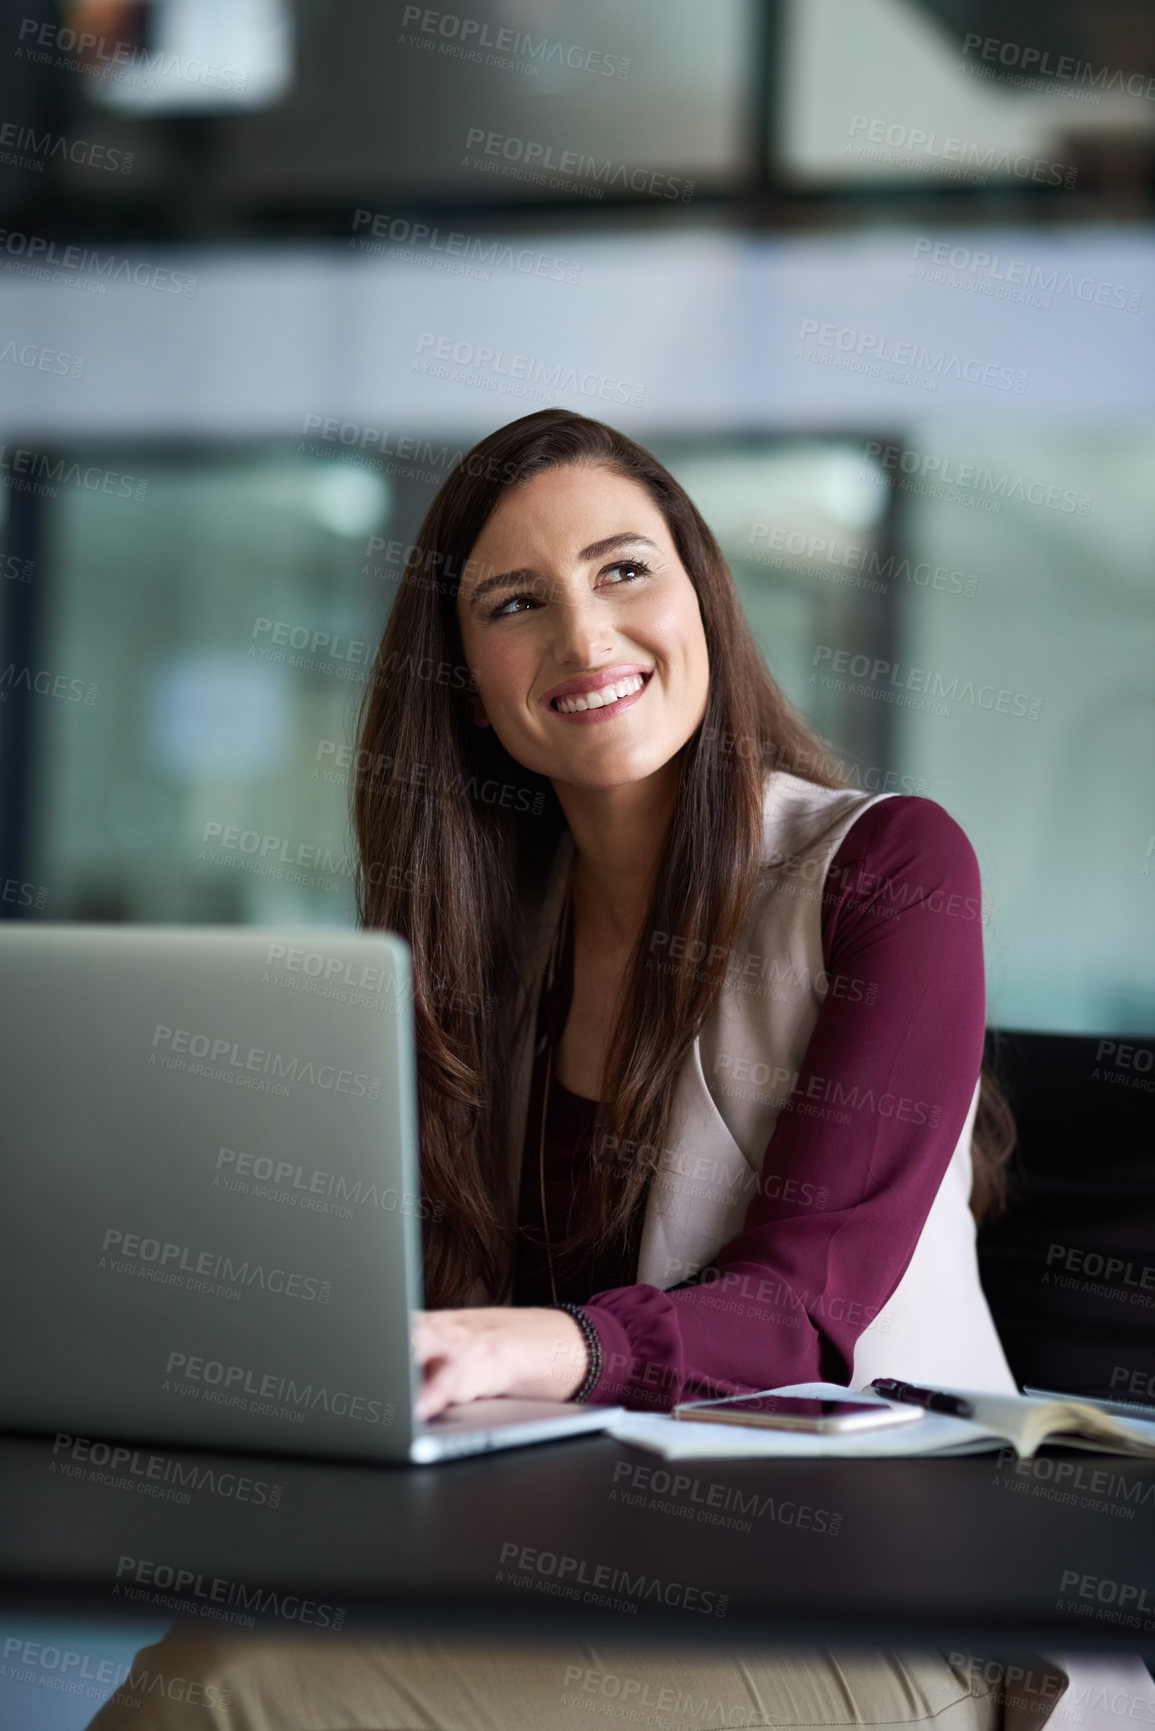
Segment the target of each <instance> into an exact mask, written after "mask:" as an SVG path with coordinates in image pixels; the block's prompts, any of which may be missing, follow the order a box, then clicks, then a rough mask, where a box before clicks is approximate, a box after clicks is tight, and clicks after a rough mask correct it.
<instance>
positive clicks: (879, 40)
mask: <svg viewBox="0 0 1155 1731" xmlns="http://www.w3.org/2000/svg"><path fill="white" fill-rule="evenodd" d="M451 5H452V7H453V8H455V9H450V6H451ZM1153 163H1155V14H1153V13H1152V12H1151V11H1150V10H1149V9H1148V8H1145V7H1142V6H1139V5H1137V4H1136V3H1135V0H1101V3H1100V4H1099V5H1097V6H1095V7H1088V6H1086V5H1085V4H1083V3H1082V0H1046V3H1044V0H1000V3H999V4H998V5H995V4H994V3H993V0H709V4H703V0H625V3H623V0H442V3H441V4H439V5H438V6H437V7H436V8H433V9H431V8H427V7H418V6H413V5H406V4H403V3H401V0H152V3H149V4H144V3H139V0H133V3H122V0H78V3H76V4H71V5H64V4H60V5H56V6H52V5H45V4H42V0H2V3H0V477H2V479H3V487H2V489H0V510H2V513H3V518H2V523H0V571H2V575H3V581H2V583H0V589H2V591H3V628H4V639H3V649H2V652H0V727H2V729H3V740H2V744H0V801H2V802H3V806H4V813H5V815H4V830H3V857H2V859H0V884H2V886H3V888H2V893H0V914H2V915H3V916H5V917H10V918H44V919H64V920H94V919H99V920H109V919H111V920H129V921H178V922H190V921H210V920H211V921H223V922H234V921H236V922H248V923H268V922H273V921H283V922H294V923H295V922H305V921H307V922H311V923H331V924H334V925H339V924H345V923H349V922H350V921H351V920H352V917H353V901H352V862H353V848H352V841H351V836H350V833H349V829H348V821H347V817H348V791H349V790H348V785H347V770H346V769H344V768H343V767H342V763H341V759H342V752H343V748H344V747H346V746H347V745H348V744H349V743H350V742H351V739H352V734H351V719H352V714H353V709H354V705H355V703H356V701H357V699H358V697H359V695H360V691H361V679H362V678H363V675H364V669H365V666H366V662H367V659H368V657H369V656H370V655H371V653H372V648H373V646H374V645H375V643H376V640H377V638H378V637H379V635H380V632H381V629H382V626H383V623H384V620H385V618H386V616H387V613H388V609H389V606H390V603H391V600H392V598H393V597H394V596H395V595H396V593H397V590H398V584H399V581H400V578H401V575H402V571H403V567H404V555H405V548H406V547H407V546H408V544H409V543H411V541H412V539H413V536H414V533H415V531H416V529H417V526H418V524H419V522H420V519H421V516H422V514H423V512H424V510H425V508H426V507H427V505H428V503H429V501H430V499H431V498H432V496H433V493H434V492H435V490H436V488H437V486H438V485H439V483H440V481H441V480H442V479H443V478H444V476H445V474H446V473H447V472H448V469H449V467H450V466H451V464H452V461H453V459H454V457H455V455H456V454H457V453H458V452H460V451H462V450H464V449H466V448H468V446H469V444H470V443H471V442H473V441H474V440H475V439H477V438H478V437H480V436H481V435H482V434H484V433H486V432H487V431H489V430H490V429H492V428H493V427H495V426H497V425H500V424H501V423H502V422H504V421H507V420H510V419H513V418H515V417H516V416H518V415H521V414H525V413H528V412H529V411H530V410H531V409H534V408H536V407H540V406H542V405H544V404H547V403H557V404H561V405H564V406H568V407H573V408H577V409H581V410H583V411H584V412H587V413H590V414H594V415H598V416H600V417H601V418H604V419H606V420H609V421H611V422H613V423H614V424H616V425H618V426H620V427H621V428H622V429H623V430H625V431H626V432H628V433H630V434H631V435H633V436H635V437H636V438H638V439H640V440H641V441H642V442H643V443H646V444H648V445H649V446H650V447H651V448H653V449H654V450H655V451H656V452H657V453H658V454H659V455H660V456H661V457H662V458H663V460H664V461H666V462H667V463H668V464H669V465H670V466H671V467H672V468H673V470H674V472H675V473H676V474H677V475H678V476H679V478H680V479H681V480H682V481H683V482H684V484H685V485H686V486H687V487H688V489H689V491H690V492H691V494H692V496H693V497H694V498H695V499H696V501H697V502H698V504H699V506H700V507H701V509H702V511H703V512H704V514H705V516H706V518H707V520H708V521H709V522H710V523H711V525H712V527H713V528H714V530H715V532H716V533H717V534H718V536H719V538H720V540H721V542H722V545H723V548H724V550H725V552H726V554H727V556H728V558H729V559H730V561H731V565H732V569H733V571H734V575H735V578H736V580H737V582H738V585H739V587H740V590H741V594H742V598H743V601H744V603H745V605H746V607H747V609H748V613H749V617H750V619H751V621H752V623H753V626H754V628H755V630H756V632H757V635H758V638H759V641H760V643H761V645H762V647H763V649H764V651H765V654H766V656H767V658H768V661H769V664H770V666H771V668H772V670H773V671H774V673H775V675H776V677H777V678H778V679H779V681H780V682H781V684H782V685H783V686H784V688H785V690H786V691H787V693H788V695H789V696H790V697H791V699H792V700H793V701H794V702H796V703H797V704H798V705H799V706H800V707H801V709H802V710H803V711H804V712H805V713H806V715H807V716H808V717H809V718H810V720H811V721H812V722H813V723H814V724H815V725H816V726H817V727H818V728H819V730H820V731H821V732H822V734H823V735H824V736H825V737H826V738H827V739H829V740H830V741H831V743H832V746H833V748H834V751H835V753H836V756H837V759H838V761H839V762H840V763H841V764H842V765H843V766H844V767H845V768H846V770H847V772H848V773H849V774H850V775H851V776H853V777H854V778H855V779H856V780H858V781H860V782H861V784H862V785H863V786H864V787H867V788H878V789H880V790H881V789H883V788H888V787H889V788H896V789H899V790H905V791H913V792H919V793H924V794H926V795H928V796H929V797H931V798H933V799H936V800H938V801H939V802H941V803H942V804H943V805H945V806H946V807H947V808H948V809H949V810H950V811H951V812H952V813H953V814H954V815H955V816H956V817H957V818H958V820H959V821H960V822H961V823H962V824H963V826H964V827H965V829H966V831H967V833H968V834H969V836H970V837H971V839H972V840H973V842H974V845H975V847H976V850H977V852H978V856H979V860H980V864H981V868H982V873H983V881H984V891H985V902H986V905H985V909H984V918H985V921H986V925H985V942H986V957H987V974H988V1011H989V1020H990V1022H991V1024H992V1025H996V1026H1002V1027H1019V1028H1035V1029H1056V1030H1058V1029H1063V1030H1070V1031H1075V1030H1081V1031H1097V1030H1102V1031H1110V1032H1111V1033H1113V1034H1116V1033H1124V1032H1137V1033H1148V1032H1150V1030H1151V1028H1152V1026H1153V1025H1155V956H1153V953H1152V949H1153V946H1152V931H1153V929H1155V922H1153V921H1152V906H1153V901H1155V798H1153V789H1155V777H1153V775H1152V761H1153V757H1155V750H1153V747H1155V737H1153V734H1155V729H1153V720H1155V700H1153V692H1152V682H1151V674H1150V669H1151V666H1152V662H1153V659H1155V657H1153V649H1155V629H1153V606H1152V602H1153V591H1155V487H1153V486H1152V480H1151V477H1152V473H1153V465H1155V406H1153V399H1152V385H1153V382H1155V365H1153V361H1155V336H1153V323H1152V311H1153V308H1155V231H1153V228H1152V219H1151V217H1152V193H1153V172H1152V171H1153ZM840 669H842V670H844V671H842V672H840V671H839V670H840ZM919 693H922V696H921V697H920V696H919V695H918V694H919ZM935 693H937V694H938V695H937V696H933V695H928V694H935ZM903 694H906V695H907V696H908V697H914V699H915V701H914V702H900V701H899V698H900V696H902V695H903ZM919 705H921V707H920V706H919Z"/></svg>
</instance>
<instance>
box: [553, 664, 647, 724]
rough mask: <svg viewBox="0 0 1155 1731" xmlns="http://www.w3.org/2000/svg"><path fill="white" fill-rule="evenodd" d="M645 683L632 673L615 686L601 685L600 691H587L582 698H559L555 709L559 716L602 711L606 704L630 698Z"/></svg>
mask: <svg viewBox="0 0 1155 1731" xmlns="http://www.w3.org/2000/svg"><path fill="white" fill-rule="evenodd" d="M645 683H646V682H645V679H644V678H643V677H642V675H641V674H640V673H632V674H630V676H629V678H628V679H619V680H618V681H617V683H616V684H615V685H603V686H602V688H601V690H600V691H587V692H586V694H585V696H584V697H559V698H558V699H557V703H556V705H555V707H556V708H557V710H558V713H559V714H561V715H573V714H574V713H575V712H576V711H579V710H582V709H604V708H605V706H606V704H607V703H616V702H617V701H618V699H619V698H620V697H630V696H632V694H633V693H634V692H635V691H640V690H641V689H642V686H643V685H644V684H645Z"/></svg>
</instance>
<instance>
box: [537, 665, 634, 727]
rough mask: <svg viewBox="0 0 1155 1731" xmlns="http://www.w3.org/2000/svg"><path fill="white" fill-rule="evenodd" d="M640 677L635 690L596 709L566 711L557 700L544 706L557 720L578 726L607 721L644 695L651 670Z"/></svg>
mask: <svg viewBox="0 0 1155 1731" xmlns="http://www.w3.org/2000/svg"><path fill="white" fill-rule="evenodd" d="M640 677H641V680H642V683H641V685H640V686H639V687H638V689H637V690H636V691H631V692H630V693H629V694H628V695H627V696H626V697H619V698H617V699H615V701H614V702H613V703H603V704H601V705H600V706H599V707H598V708H597V709H575V710H571V711H569V712H568V713H566V712H565V711H563V710H560V709H558V708H557V707H556V702H557V700H555V702H554V703H550V704H547V705H546V708H547V709H548V710H549V712H550V714H551V715H556V716H557V719H558V720H559V721H569V722H574V723H576V724H577V725H578V726H579V727H588V726H590V725H592V724H593V723H594V722H598V721H609V720H611V719H612V718H613V717H614V716H615V715H621V713H622V711H623V710H626V709H629V708H630V707H631V706H632V705H633V704H635V703H637V701H638V700H639V698H642V697H644V696H645V695H646V689H647V687H648V685H649V683H650V680H651V679H652V678H653V674H652V672H651V673H645V674H642V675H640ZM615 683H617V684H619V685H620V684H624V683H625V678H623V679H621V680H617V681H616V682H615ZM588 695H593V694H592V693H591V694H587V698H588ZM563 701H566V700H563Z"/></svg>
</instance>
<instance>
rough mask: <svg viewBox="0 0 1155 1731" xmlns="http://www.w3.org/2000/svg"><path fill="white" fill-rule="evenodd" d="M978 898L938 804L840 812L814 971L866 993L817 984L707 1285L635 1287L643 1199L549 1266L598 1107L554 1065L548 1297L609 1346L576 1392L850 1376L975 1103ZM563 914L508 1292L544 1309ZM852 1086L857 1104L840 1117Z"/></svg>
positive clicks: (585, 1175) (955, 831)
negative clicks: (744, 1204)
mask: <svg viewBox="0 0 1155 1731" xmlns="http://www.w3.org/2000/svg"><path fill="white" fill-rule="evenodd" d="M981 907H982V904H981V886H980V880H979V869H978V861H977V860H976V858H975V854H974V850H973V848H972V847H971V845H970V842H969V841H968V840H967V837H966V835H965V833H964V831H963V830H962V829H961V827H960V826H959V825H958V824H957V823H956V822H955V820H954V819H953V818H952V817H951V816H950V815H949V813H948V812H946V811H945V810H944V809H943V807H942V806H940V805H938V804H937V803H936V802H935V801H934V800H930V799H924V798H921V797H919V796H917V795H911V794H901V795H896V796H894V797H892V798H889V799H884V800H880V801H878V803H877V804H875V805H873V806H870V807H869V808H868V809H867V810H866V811H865V812H864V813H863V814H862V816H861V817H859V818H857V819H856V820H855V822H854V823H853V824H852V825H851V827H850V829H849V830H848V832H847V834H846V836H845V837H844V839H843V841H842V843H841V845H840V846H839V848H838V850H837V852H836V853H835V855H834V858H833V860H832V861H831V865H830V869H829V871H828V873H827V877H826V884H825V891H824V896H823V906H822V953H823V958H824V962H825V967H826V970H827V972H828V974H829V975H831V976H832V977H833V976H838V975H842V976H845V977H848V978H850V979H854V980H866V981H869V982H870V983H871V985H873V986H876V987H877V990H876V992H874V993H873V994H872V993H870V992H866V993H863V994H854V995H852V994H847V995H839V994H837V993H836V992H834V991H830V992H829V993H828V994H827V996H826V998H825V1000H824V1002H823V1004H822V1006H821V1008H820V1010H819V1012H818V1018H817V1021H816V1022H815V1025H814V1030H813V1033H812V1034H811V1037H810V1041H809V1044H808V1045H807V1048H806V1053H805V1057H804V1059H803V1061H802V1066H801V1069H800V1071H799V1075H798V1079H797V1082H796V1084H795V1086H794V1088H793V1090H792V1093H791V1097H790V1103H789V1104H788V1105H787V1106H786V1107H784V1108H783V1110H782V1112H781V1113H780V1115H779V1118H778V1122H777V1124H776V1126H775V1128H774V1131H773V1133H772V1135H771V1137H770V1140H769V1142H768V1144H767V1152H766V1157H765V1160H764V1166H763V1178H762V1182H761V1183H760V1184H759V1186H758V1189H757V1190H756V1191H755V1193H754V1196H753V1198H752V1200H751V1202H750V1205H749V1207H748V1209H747V1212H746V1219H745V1224H744V1226H743V1229H742V1231H741V1232H740V1233H739V1234H738V1236H737V1237H736V1238H733V1239H731V1240H730V1242H729V1243H728V1244H726V1245H724V1246H723V1247H722V1248H721V1249H720V1250H719V1251H718V1253H717V1255H716V1256H715V1257H714V1260H713V1263H712V1264H711V1267H710V1269H709V1271H708V1272H707V1274H706V1277H705V1278H704V1279H703V1277H702V1275H701V1274H699V1275H698V1276H696V1277H695V1278H694V1280H692V1281H688V1282H684V1283H682V1284H681V1285H680V1286H676V1287H673V1288H671V1289H670V1290H668V1291H662V1290H661V1289H660V1288H659V1287H656V1286H649V1285H643V1284H639V1283H637V1282H636V1281H634V1280H633V1279H632V1276H633V1275H634V1274H635V1273H636V1269H637V1252H638V1245H639V1243H640V1238H641V1225H642V1219H643V1216H644V1207H645V1199H644V1198H643V1201H642V1204H641V1206H640V1208H639V1211H638V1214H637V1216H636V1217H635V1221H634V1226H633V1229H632V1232H631V1236H630V1240H629V1243H628V1244H627V1246H626V1247H625V1248H624V1249H623V1251H621V1252H620V1253H619V1254H618V1255H616V1256H613V1255H611V1256H598V1257H591V1256H586V1257H584V1258H582V1259H580V1260H579V1261H578V1262H577V1263H576V1265H575V1263H574V1262H573V1261H572V1260H571V1261H570V1262H568V1263H565V1262H562V1261H561V1260H559V1256H558V1251H557V1249H556V1246H557V1245H558V1243H559V1241H560V1240H561V1239H562V1238H563V1237H564V1236H565V1234H566V1232H567V1230H568V1229H569V1227H570V1221H571V1216H572V1220H574V1221H576V1220H577V1219H579V1218H580V1217H581V1210H582V1209H583V1206H584V1201H585V1196H586V1194H587V1185H588V1179H589V1174H590V1167H591V1160H592V1156H593V1149H592V1132H593V1126H594V1116H595V1112H596V1106H597V1102H596V1101H593V1100H586V1099H583V1098H582V1097H580V1096H579V1095H576V1094H571V1093H570V1092H569V1091H568V1090H567V1089H565V1088H563V1087H561V1085H560V1084H559V1083H558V1081H557V1078H556V1076H553V1077H551V1080H550V1101H549V1111H548V1115H547V1118H546V1126H545V1200H546V1211H547V1218H548V1223H549V1234H550V1243H551V1247H555V1248H554V1250H553V1262H554V1277H555V1280H556V1283H557V1293H556V1298H557V1301H559V1302H565V1303H572V1304H579V1305H580V1306H581V1308H582V1309H583V1310H584V1312H585V1314H586V1316H587V1317H588V1318H589V1320H590V1321H591V1322H592V1323H593V1325H594V1327H595V1328H596V1330H597V1333H598V1338H599V1340H600V1342H601V1347H602V1355H603V1367H602V1371H601V1374H600V1376H599V1377H598V1380H597V1383H596V1384H595V1386H594V1388H593V1389H592V1390H591V1391H590V1393H589V1394H588V1396H587V1399H589V1400H590V1401H594V1402H599V1403H611V1404H613V1403H616V1404H621V1405H624V1406H629V1407H640V1408H649V1409H650V1410H660V1411H668V1410H669V1408H670V1407H672V1406H673V1405H674V1403H675V1402H676V1401H679V1400H692V1399H704V1398H708V1397H710V1396H717V1395H725V1394H741V1393H744V1392H746V1391H748V1390H751V1389H763V1388H773V1387H776V1386H782V1385H784V1384H787V1383H794V1382H808V1381H814V1380H824V1381H831V1382H841V1383H845V1382H846V1381H847V1379H848V1378H849V1376H850V1371H851V1365H852V1362H853V1353H854V1343H855V1341H856V1340H857V1338H858V1336H859V1335H860V1334H861V1333H862V1331H863V1329H864V1328H865V1327H866V1325H867V1323H868V1322H870V1321H871V1319H872V1318H873V1317H874V1316H876V1315H877V1314H878V1312H879V1310H881V1308H882V1306H883V1305H884V1304H885V1303H886V1301H887V1299H888V1298H889V1297H890V1295H891V1293H892V1292H893V1291H894V1289H895V1287H896V1286H897V1285H898V1282H899V1280H900V1279H901V1278H902V1275H903V1273H904V1271H905V1269H906V1266H907V1264H908V1263H909V1261H910V1258H911V1256H912V1255H913V1253H914V1247H915V1245H916V1243H917V1241H918V1237H919V1234H920V1233H921V1231H922V1227H923V1224H924V1222H925V1220H926V1217H927V1214H928V1213H929V1212H930V1207H931V1203H932V1202H933V1201H934V1198H935V1195H936V1193H937V1191H938V1189H939V1186H940V1185H941V1183H942V1180H943V1177H944V1175H945V1173H946V1169H947V1166H948V1165H949V1164H950V1160H951V1156H952V1154H953V1153H954V1149H955V1146H956V1144H957V1142H958V1138H959V1135H960V1134H961V1131H962V1127H963V1124H964V1122H965V1121H966V1115H967V1112H968V1110H969V1109H970V1103H971V1096H972V1094H973V1092H974V1085H975V1081H976V1079H977V1077H978V1074H979V1067H980V1064H981V1062H982V1050H983V1033H984V1024H985V1016H986V1001H985V986H984V977H983V947H982V913H981ZM569 914H570V910H569V905H568V901H567V904H566V909H565V914H564V916H563V925H562V929H561V945H560V953H559V957H558V966H557V969H556V972H555V976H554V982H553V989H552V991H546V990H544V989H543V992H542V1001H541V1006H540V1011H539V1017H538V1029H537V1038H536V1047H535V1061H534V1069H533V1079H532V1085H531V1090H530V1103H529V1113H528V1117H527V1123H526V1139H525V1150H524V1158H523V1162H522V1181H521V1194H520V1201H519V1210H518V1223H519V1235H518V1249H517V1255H516V1260H515V1266H514V1289H513V1302H514V1303H515V1304H533V1305H542V1304H546V1305H548V1304H551V1303H553V1302H554V1301H555V1300H554V1294H553V1292H552V1291H551V1288H550V1282H549V1275H548V1270H547V1262H546V1256H545V1251H544V1245H543V1239H542V1207H541V1187H542V1186H541V1172H542V1166H541V1153H540V1135H541V1101H542V1090H543V1087H544V1082H545V1045H546V1041H547V1040H548V1041H549V1043H550V1045H551V1047H552V1050H553V1051H554V1052H555V1053H556V1051H557V1046H558V1044H559V1042H560V1039H561V1034H562V1031H563V1030H564V1028H565V1023H566V1019H567V1017H568V1015H569V1007H570V1000H571V997H572V989H573V931H572V919H571V918H570V917H569ZM868 998H869V999H871V1000H872V1001H869V1002H868V1001H867V999H868ZM832 1078H837V1079H838V1081H839V1082H840V1083H841V1084H842V1091H841V1094H840V1100H841V1102H842V1103H841V1104H840V1106H839V1109H838V1110H837V1111H832V1110H823V1109H822V1108H821V1106H820V1103H821V1101H822V1100H823V1098H829V1091H830V1082H831V1079H832ZM855 1086H857V1088H858V1090H859V1092H858V1093H857V1094H851V1098H852V1099H854V1100H858V1101H861V1102H862V1103H861V1104H860V1105H859V1106H858V1107H857V1108H855V1109H850V1108H848V1107H847V1106H846V1105H845V1100H846V1096H847V1093H849V1092H850V1090H851V1089H853V1088H854V1087H855ZM868 1094H869V1098H866V1096H867V1095H868ZM839 1119H847V1120H848V1121H847V1122H839ZM689 1152H690V1153H691V1154H692V1150H690V1151H689Z"/></svg>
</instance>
